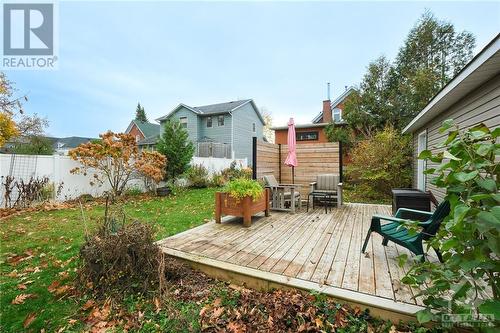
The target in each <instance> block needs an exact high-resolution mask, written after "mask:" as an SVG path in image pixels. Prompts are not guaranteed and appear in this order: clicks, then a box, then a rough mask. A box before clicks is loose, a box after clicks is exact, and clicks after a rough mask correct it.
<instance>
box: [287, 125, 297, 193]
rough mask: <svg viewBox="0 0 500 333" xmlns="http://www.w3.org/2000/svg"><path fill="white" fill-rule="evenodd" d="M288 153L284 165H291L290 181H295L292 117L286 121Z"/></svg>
mask: <svg viewBox="0 0 500 333" xmlns="http://www.w3.org/2000/svg"><path fill="white" fill-rule="evenodd" d="M287 143H288V155H287V156H286V160H285V165H288V166H291V167H292V183H295V172H294V171H295V167H296V166H297V154H296V152H295V123H294V122H293V118H290V120H289V121H288V142H287Z"/></svg>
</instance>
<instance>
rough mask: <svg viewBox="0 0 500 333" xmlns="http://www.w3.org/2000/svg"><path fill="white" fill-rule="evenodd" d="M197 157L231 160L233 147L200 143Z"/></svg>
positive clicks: (217, 143)
mask: <svg viewBox="0 0 500 333" xmlns="http://www.w3.org/2000/svg"><path fill="white" fill-rule="evenodd" d="M196 156H197V157H217V158H231V145H230V144H227V143H219V142H198V143H197V144H196Z"/></svg>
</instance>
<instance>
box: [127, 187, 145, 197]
mask: <svg viewBox="0 0 500 333" xmlns="http://www.w3.org/2000/svg"><path fill="white" fill-rule="evenodd" d="M142 193H143V191H142V190H141V189H140V188H139V187H135V186H134V187H130V188H128V189H127V190H126V191H125V195H126V196H129V197H136V196H139V195H141V194H142Z"/></svg>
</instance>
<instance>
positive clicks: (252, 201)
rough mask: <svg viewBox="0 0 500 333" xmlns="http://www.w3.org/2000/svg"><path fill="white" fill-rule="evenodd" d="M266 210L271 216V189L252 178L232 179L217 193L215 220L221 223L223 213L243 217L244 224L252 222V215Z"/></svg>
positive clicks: (247, 224) (247, 225)
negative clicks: (265, 187)
mask: <svg viewBox="0 0 500 333" xmlns="http://www.w3.org/2000/svg"><path fill="white" fill-rule="evenodd" d="M262 211H264V212H265V214H266V216H269V189H264V188H263V187H262V185H261V184H260V183H259V182H257V181H255V180H252V179H245V178H238V179H235V180H232V181H230V182H229V183H227V185H226V186H225V187H224V189H223V191H222V192H217V193H215V222H217V223H221V217H222V215H232V216H240V217H243V225H244V226H245V227H249V226H250V225H251V224H252V215H255V213H258V212H262Z"/></svg>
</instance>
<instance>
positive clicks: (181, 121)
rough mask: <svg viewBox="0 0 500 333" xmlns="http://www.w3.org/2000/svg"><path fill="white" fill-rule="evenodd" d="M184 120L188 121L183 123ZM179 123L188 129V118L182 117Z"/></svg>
mask: <svg viewBox="0 0 500 333" xmlns="http://www.w3.org/2000/svg"><path fill="white" fill-rule="evenodd" d="M183 120H186V121H185V122H183ZM179 122H180V123H181V126H184V124H186V128H187V127H188V117H180V118H179Z"/></svg>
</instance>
